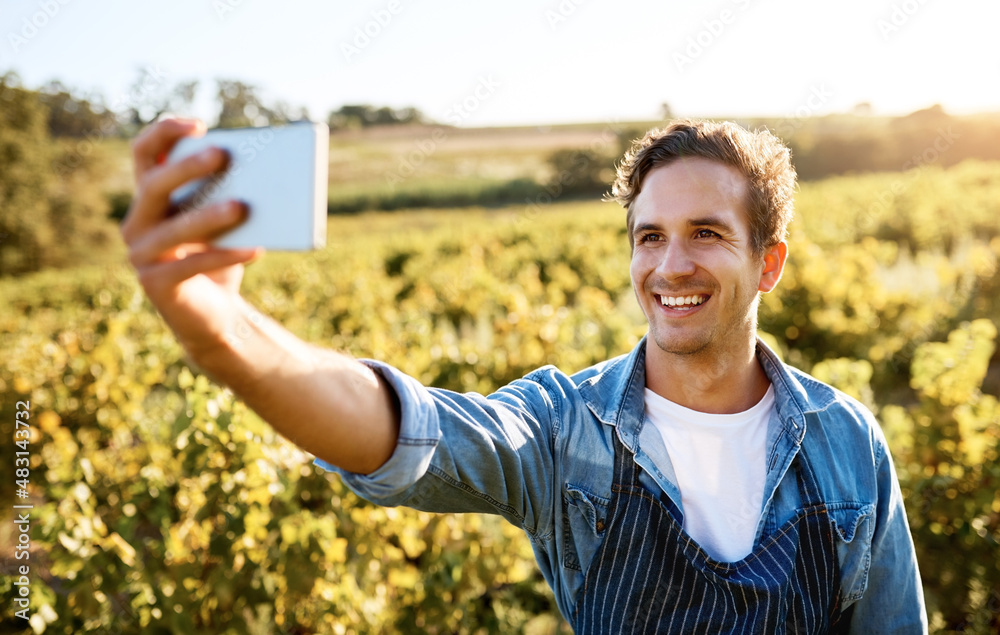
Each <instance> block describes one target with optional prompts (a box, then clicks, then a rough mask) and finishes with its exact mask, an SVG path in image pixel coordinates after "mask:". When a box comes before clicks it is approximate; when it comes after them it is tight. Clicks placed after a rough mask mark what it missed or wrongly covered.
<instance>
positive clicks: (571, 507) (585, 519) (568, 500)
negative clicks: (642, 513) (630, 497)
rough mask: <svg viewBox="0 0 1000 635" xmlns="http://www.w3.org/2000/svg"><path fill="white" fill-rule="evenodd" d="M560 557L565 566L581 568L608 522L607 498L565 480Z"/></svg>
mask: <svg viewBox="0 0 1000 635" xmlns="http://www.w3.org/2000/svg"><path fill="white" fill-rule="evenodd" d="M562 498H563V528H562V529H563V545H564V549H563V557H562V565H563V567H565V568H567V569H573V570H576V571H582V570H583V567H582V565H583V564H584V563H589V562H590V558H591V556H592V555H593V553H594V552H595V551H597V547H598V546H599V545H600V544H601V539H602V537H603V536H604V529H605V526H606V525H607V522H608V504H609V503H610V500H609V499H607V498H603V497H601V496H597V495H596V494H592V493H590V492H588V491H587V490H585V489H583V488H582V487H578V486H576V485H573V484H571V483H567V484H566V486H565V487H564V488H563V493H562Z"/></svg>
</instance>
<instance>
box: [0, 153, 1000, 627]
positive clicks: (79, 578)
mask: <svg viewBox="0 0 1000 635" xmlns="http://www.w3.org/2000/svg"><path fill="white" fill-rule="evenodd" d="M997 170H998V168H997V166H990V165H985V164H968V165H963V166H957V167H955V168H952V169H949V170H946V171H943V172H927V173H926V175H927V176H926V178H928V179H932V181H931V185H932V186H933V187H932V188H931V189H929V190H926V191H925V190H920V191H921V192H922V197H924V198H929V202H928V204H926V205H917V204H911V205H904V204H903V202H902V199H901V200H900V202H898V203H897V204H896V206H895V207H893V211H892V212H889V211H886V212H884V213H883V212H880V213H879V214H882V215H879V214H876V215H875V217H874V220H873V221H872V227H873V228H874V227H877V226H879V225H880V224H881V223H882V222H886V221H888V220H889V219H890V218H892V217H895V216H899V215H902V216H906V217H907V219H908V220H907V222H906V223H905V224H901V225H900V227H903V228H906V229H905V230H904V231H903V232H902V234H901V237H900V238H899V240H900V242H899V243H897V242H896V240H895V239H894V240H888V239H885V238H876V237H867V238H859V236H860V234H861V232H860V230H859V229H857V223H859V222H860V221H861V219H862V218H864V217H865V214H867V209H868V208H867V207H866V206H865V205H863V204H862V203H863V201H864V200H865V197H866V196H871V195H872V193H873V192H876V193H877V192H879V191H883V190H884V189H885V188H887V187H888V188H889V189H890V191H891V189H892V184H893V183H894V182H895V179H899V178H906V177H904V176H900V175H888V176H884V177H880V179H881V180H880V179H879V178H875V177H858V178H855V179H847V178H842V179H837V180H836V181H833V182H829V183H817V184H806V185H804V186H803V188H802V192H801V196H800V201H801V204H800V218H799V219H798V220H797V221H795V224H794V226H793V228H792V237H791V256H790V262H789V264H788V266H787V267H786V270H785V275H784V278H783V279H782V281H781V283H780V284H779V286H778V287H777V289H776V290H775V291H773V292H772V293H770V294H767V295H765V296H764V299H763V302H762V311H761V327H762V329H763V330H764V331H765V332H766V335H767V337H768V339H769V340H770V341H773V342H775V344H776V345H777V346H778V348H779V350H780V351H781V352H782V354H783V355H784V356H785V358H786V359H788V360H790V361H792V362H793V363H795V364H796V365H798V366H800V367H802V368H803V369H805V370H807V371H811V372H813V373H814V374H815V375H816V376H818V377H820V378H821V379H823V380H825V381H829V382H831V383H833V384H834V385H837V386H838V387H840V388H842V389H844V390H846V391H847V392H849V393H851V394H853V395H855V396H856V397H858V398H860V399H862V400H863V401H865V402H867V403H869V404H871V406H872V407H873V408H874V409H875V411H876V413H877V414H878V416H879V418H880V420H881V421H882V422H883V423H884V428H885V430H886V434H887V437H888V438H889V440H890V447H891V449H892V452H893V456H894V459H895V464H896V467H897V470H898V472H899V475H900V481H901V485H902V487H903V493H904V497H905V499H906V504H907V511H908V514H909V521H910V526H911V528H912V531H913V536H914V540H915V542H916V545H917V549H918V558H919V561H920V566H921V571H922V574H923V580H924V585H925V591H926V595H927V598H928V602H929V609H930V611H931V618H932V623H933V624H934V629H935V630H936V631H947V630H962V629H964V630H965V631H966V632H983V633H988V632H994V631H995V630H996V629H997V628H998V627H1000V623H998V615H1000V610H998V607H1000V571H998V569H997V566H996V564H997V561H998V559H997V553H998V540H1000V521H998V519H1000V498H998V496H997V491H998V490H1000V471H998V469H1000V468H998V467H997V466H998V465H1000V461H998V458H1000V457H998V456H997V448H998V440H1000V438H998V437H1000V406H998V404H997V398H996V393H997V382H998V372H997V369H998V359H997V354H996V349H995V347H996V345H995V340H996V324H997V323H998V322H1000V275H998V273H997V271H998V267H997V263H998V261H1000V237H998V231H1000V229H998V227H997V222H996V218H998V215H997V214H996V213H995V205H996V203H995V202H994V201H995V200H997V199H995V198H993V197H992V195H991V194H990V193H991V192H992V191H993V188H994V187H995V185H994V183H995V182H996V179H995V176H996V174H997ZM907 187H912V188H915V189H916V188H921V187H923V186H922V185H921V183H920V182H919V181H917V180H914V181H913V182H910V181H907ZM897 189H898V188H897ZM934 195H936V196H939V198H930V197H932V196H934ZM940 197H946V198H940ZM909 200H910V201H911V202H914V201H917V200H918V198H917V197H915V196H914V197H912V198H910V199H909ZM851 201H854V202H855V203H851ZM952 208H954V209H963V210H966V212H965V215H964V216H963V220H955V219H954V218H952V217H945V218H939V211H940V210H946V209H952ZM831 209H836V210H837V214H831V212H830V210H831ZM991 214H992V216H991ZM990 219H992V222H991V220H990ZM926 223H936V224H935V225H934V227H935V228H936V229H935V230H934V231H932V232H927V233H923V232H924V229H925V227H924V226H925V224H926ZM624 231H625V230H624V213H623V212H622V210H620V209H619V208H617V207H615V206H614V205H612V204H597V203H590V204H554V205H551V206H548V207H547V208H546V212H545V213H537V212H535V211H532V210H528V209H525V208H520V207H512V208H501V209H498V210H489V211H488V210H483V209H474V208H473V209H463V210H461V211H449V212H439V211H422V212H412V211H411V212H407V213H398V214H363V215H357V216H349V217H339V218H333V219H331V226H330V233H329V238H328V245H329V246H328V247H327V248H326V249H325V250H322V251H319V252H316V253H312V254H308V255H302V254H270V255H268V256H267V257H266V258H265V259H263V260H262V261H260V262H258V263H255V264H253V265H252V266H250V267H249V269H248V271H247V274H246V278H245V283H244V289H245V294H246V296H247V297H248V299H249V300H250V301H251V302H252V303H253V304H254V305H255V306H257V307H259V308H260V310H261V311H262V312H265V313H267V314H268V315H270V316H272V317H274V318H275V319H276V320H278V321H279V322H281V323H282V324H284V325H286V326H287V327H288V328H289V329H290V330H291V331H293V332H294V333H296V334H297V335H299V336H300V337H302V338H304V339H306V340H309V341H312V342H316V343H319V344H322V345H324V346H328V347H333V348H336V349H340V350H346V351H349V352H351V353H353V354H355V355H358V356H365V357H374V358H377V359H382V360H385V361H387V362H389V363H392V364H394V365H396V366H397V367H399V368H400V369H402V370H404V371H405V372H408V373H410V374H412V375H413V376H415V377H417V378H418V379H419V380H421V381H422V382H424V383H427V384H434V385H438V386H442V387H447V388H451V389H455V390H476V391H480V392H489V391H491V390H493V389H495V388H496V387H498V386H500V385H502V384H504V383H506V382H508V381H510V380H512V379H515V378H517V377H521V376H523V375H524V373H526V372H528V371H530V370H533V369H535V368H537V367H538V366H541V365H543V364H548V363H552V364H556V365H557V366H559V367H561V368H563V369H565V370H566V371H569V372H572V371H574V370H577V369H580V368H583V367H585V366H587V365H589V364H592V363H594V362H596V361H599V360H603V359H607V358H608V357H611V356H614V355H617V354H620V353H624V352H626V351H628V350H629V349H630V348H631V347H632V346H633V345H634V344H635V343H636V342H637V341H638V339H639V337H641V335H642V333H643V332H644V331H645V322H644V319H643V317H642V314H641V312H640V311H639V310H638V308H637V307H636V306H635V301H634V299H633V297H632V290H631V285H630V282H629V277H628V264H629V254H628V243H627V240H626V237H625V234H624ZM948 231H951V232H952V236H953V238H951V239H946V238H945V235H946V234H947V232H948ZM807 236H808V238H807ZM904 238H905V240H904ZM949 244H950V246H949ZM0 296H2V297H3V298H4V306H3V307H0V355H2V357H3V359H4V362H5V363H4V365H3V366H0V394H3V395H4V401H3V402H2V403H0V437H2V438H4V439H10V438H12V433H13V430H12V428H11V426H12V423H11V422H13V421H14V414H13V413H14V403H15V402H16V401H17V400H22V399H30V401H31V404H32V419H31V422H32V425H33V429H34V432H33V435H34V436H33V438H32V442H31V443H32V445H31V448H32V452H33V463H32V468H31V469H32V484H33V487H32V493H33V500H32V502H33V503H34V504H35V506H36V510H35V515H34V523H33V524H34V529H33V533H32V540H33V542H34V544H35V546H36V550H35V552H34V553H33V554H32V560H31V564H32V572H33V573H32V575H33V577H32V602H33V604H32V606H33V608H34V610H35V611H37V612H39V614H40V615H41V614H44V615H46V616H47V618H45V619H48V618H51V619H49V622H50V623H49V624H48V627H47V628H46V632H66V633H72V632H87V631H97V632H116V630H117V632H143V633H158V632H188V633H217V632H233V633H273V632H288V633H304V632H342V633H348V632H358V633H362V632H430V633H455V632H461V633H473V632H525V633H552V632H556V631H557V630H560V629H561V631H562V632H567V630H568V629H567V626H566V625H565V624H564V623H563V622H562V620H561V618H560V617H559V616H558V613H557V610H556V608H555V604H554V601H553V598H552V596H551V592H550V591H549V590H548V589H547V588H546V586H545V584H544V582H543V580H542V579H541V576H540V574H539V573H538V571H537V568H536V566H535V564H534V562H533V558H532V554H531V549H530V545H529V543H528V541H527V539H526V538H525V537H524V536H523V535H522V534H521V533H520V532H519V531H518V530H516V529H515V528H513V527H511V526H509V525H507V524H506V523H504V522H502V521H500V520H499V519H498V518H496V517H488V516H477V515H441V516H437V515H431V514H425V513H420V512H415V511H412V510H406V509H382V508H376V507H373V506H371V505H369V504H367V503H365V502H364V501H361V500H359V499H358V498H357V497H355V496H354V495H353V494H351V493H350V492H349V491H347V490H346V489H345V488H344V487H343V485H342V484H341V483H340V481H339V479H337V478H336V477H333V476H331V475H327V474H325V473H323V472H322V471H321V470H318V469H316V468H315V467H313V466H312V465H311V460H310V457H308V456H306V455H304V454H303V453H302V452H301V451H299V450H298V449H296V448H295V447H294V446H292V445H291V444H289V443H288V442H286V441H284V440H282V439H280V438H278V437H276V436H275V434H274V433H273V432H272V431H271V429H270V427H269V426H267V425H266V424H265V423H263V422H262V421H260V419H259V418H257V417H256V415H254V414H253V413H252V412H249V411H247V409H246V408H245V407H244V406H243V405H242V404H241V403H240V402H239V401H237V400H235V399H233V397H232V395H231V394H229V393H228V392H227V391H226V390H223V389H220V388H219V387H217V386H214V385H213V384H211V383H210V382H209V381H208V380H207V379H206V378H205V377H204V376H202V375H200V374H199V373H198V371H197V369H195V368H191V367H190V366H189V365H188V364H187V363H186V362H185V361H184V359H183V357H182V353H181V351H180V349H179V348H178V346H177V344H176V343H175V342H174V339H173V337H172V336H171V335H170V333H169V332H168V331H167V330H166V329H165V327H164V326H163V324H162V322H161V320H160V319H159V318H158V317H157V316H156V315H155V313H154V312H152V310H151V308H150V307H149V305H148V303H147V302H146V301H145V299H144V297H143V296H142V293H141V291H140V290H139V289H138V287H137V285H136V283H135V281H134V278H133V275H132V274H131V273H130V272H129V270H128V269H127V268H126V267H125V266H122V265H119V266H115V267H113V268H110V269H104V270H102V269H98V268H89V269H82V270H80V271H78V272H74V273H73V274H72V275H66V274H65V273H58V272H43V273H41V274H36V275H32V276H27V277H24V278H21V279H16V280H0ZM11 453H12V449H11V445H10V444H9V443H4V444H0V463H2V464H4V465H10V464H12V462H13V460H12V456H11ZM11 487H12V484H11V483H10V480H9V479H8V480H6V481H0V497H2V498H3V499H4V500H9V499H10V497H11V495H12V491H11ZM2 524H4V525H9V523H7V522H6V521H5V522H4V523H2ZM3 555H6V554H3ZM10 593H12V586H11V583H10V581H9V580H5V581H4V582H0V595H3V597H4V605H3V606H4V608H3V610H4V611H5V613H3V617H2V619H3V620H4V621H3V624H4V626H7V625H10V624H16V622H15V621H14V618H13V616H12V613H11V611H12V605H11V603H10V602H9V600H8V597H9V595H10ZM45 606H48V607H49V609H44V608H43V607H45Z"/></svg>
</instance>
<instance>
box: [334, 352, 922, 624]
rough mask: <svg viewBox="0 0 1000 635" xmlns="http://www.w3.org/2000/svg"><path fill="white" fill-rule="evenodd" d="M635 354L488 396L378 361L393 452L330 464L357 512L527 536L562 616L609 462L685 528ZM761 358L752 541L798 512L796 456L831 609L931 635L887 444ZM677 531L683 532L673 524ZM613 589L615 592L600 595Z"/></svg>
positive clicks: (542, 375) (852, 412)
mask: <svg viewBox="0 0 1000 635" xmlns="http://www.w3.org/2000/svg"><path fill="white" fill-rule="evenodd" d="M645 346H646V340H645V339H643V340H642V341H641V342H640V343H639V344H638V345H637V346H636V347H635V349H634V350H633V351H632V352H631V353H629V354H627V355H623V356H621V357H617V358H615V359H611V360H608V361H606V362H602V363H600V364H597V365H595V366H592V367H590V368H587V369H585V370H582V371H580V372H578V373H576V374H574V375H567V374H565V373H563V372H561V371H559V370H558V369H557V368H555V367H553V366H545V367H543V368H540V369H538V370H536V371H533V372H532V373H530V374H528V375H527V376H526V377H524V378H523V379H519V380H516V381H514V382H512V383H511V384H509V385H507V386H504V387H503V388H501V389H500V390H498V391H497V392H495V393H493V394H491V395H489V396H482V395H479V394H475V393H466V394H460V393H456V392H452V391H448V390H443V389H438V388H427V387H425V386H423V385H421V384H420V383H419V382H418V381H416V380H415V379H413V378H412V377H409V376H407V375H405V374H403V373H401V372H400V371H398V370H396V369H394V368H392V367H391V366H388V365H386V364H383V363H381V362H377V361H372V360H363V362H364V363H365V364H367V365H368V366H370V367H371V368H373V369H375V370H377V371H378V372H380V373H381V374H382V375H383V376H384V377H385V378H386V380H387V381H388V383H389V384H390V385H391V386H392V387H393V389H394V390H395V392H396V394H397V396H398V398H399V403H400V408H401V425H400V431H399V439H398V442H397V445H396V449H395V451H394V452H393V454H392V456H391V457H390V459H389V460H388V461H387V462H386V463H385V464H384V465H383V466H382V467H380V468H379V469H378V470H376V471H375V472H373V473H371V474H369V475H361V474H353V473H349V472H345V471H344V470H341V469H339V468H337V467H335V466H333V465H331V464H329V463H326V462H325V461H322V460H319V459H317V460H316V464H317V465H320V466H321V467H323V468H325V469H327V470H330V471H335V472H337V473H339V474H340V475H341V476H342V478H343V480H344V482H345V483H346V484H347V486H348V487H350V488H351V489H352V490H353V491H355V492H356V493H357V494H358V495H360V496H362V497H363V498H365V499H367V500H370V501H372V502H374V503H376V504H380V505H386V506H395V505H405V506H407V507H413V508H415V509H419V510H424V511H433V512H485V513H492V514H500V515H501V516H503V517H504V518H506V519H507V520H508V521H510V522H511V523H513V524H514V525H516V526H518V527H520V528H522V529H523V530H524V532H525V533H526V534H527V536H528V538H529V539H530V540H531V544H532V547H533V549H534V553H535V557H536V559H537V561H538V565H539V567H540V568H541V571H542V574H543V576H544V577H545V579H546V581H547V582H548V583H549V585H550V586H551V587H552V589H553V591H554V593H555V598H556V601H557V603H558V605H559V609H560V611H561V612H562V614H563V615H564V616H571V615H573V609H574V606H575V602H576V598H577V594H578V591H579V589H580V586H581V584H582V583H583V578H584V574H585V573H586V571H587V568H588V566H589V565H590V563H591V560H592V558H593V557H594V554H595V553H596V552H597V549H598V547H599V546H600V544H601V542H602V540H603V538H604V529H605V524H606V521H607V514H608V507H609V503H610V501H611V496H612V493H611V481H612V476H613V473H612V472H613V467H614V451H613V448H612V441H611V438H612V437H611V435H613V434H617V435H618V438H619V441H620V442H621V443H622V444H623V445H624V446H625V447H627V448H628V449H629V450H630V451H631V452H633V454H634V455H635V461H636V463H637V464H638V465H639V466H640V467H641V468H642V471H641V478H642V479H644V483H643V484H644V485H645V486H646V487H647V488H649V490H650V491H652V492H661V493H662V494H661V496H662V499H663V501H664V502H665V503H667V504H668V507H671V506H672V508H673V509H675V510H677V512H678V513H679V514H680V515H681V516H683V506H682V504H681V494H680V490H679V489H678V487H677V479H676V478H675V476H674V473H673V470H672V468H671V467H670V459H669V456H668V455H667V451H666V448H665V447H664V445H663V441H662V440H661V438H660V436H659V433H658V432H657V431H656V430H655V429H654V428H653V426H644V425H643V422H644V394H643V391H644V388H645V385H646V377H645V351H646V349H645ZM757 358H758V360H759V361H760V364H761V366H762V367H763V369H764V371H765V373H766V374H767V376H768V378H769V379H770V380H771V383H772V384H773V386H774V391H775V409H774V413H773V414H772V416H771V419H770V421H769V423H768V431H767V443H766V446H765V451H766V460H767V467H766V470H767V471H766V475H765V484H764V502H763V507H762V509H760V510H758V509H741V510H733V513H736V514H747V515H751V514H752V515H753V516H752V517H757V516H758V515H759V518H760V520H759V522H758V524H757V530H756V538H755V541H754V544H758V543H759V542H760V541H761V539H762V538H764V537H767V536H768V535H770V534H771V533H773V532H774V531H775V530H776V529H777V528H779V527H780V526H781V525H783V524H784V523H785V522H786V521H787V520H788V519H789V518H791V517H792V516H793V515H794V514H795V512H796V509H797V508H798V507H799V506H800V505H801V500H800V494H799V489H798V486H797V484H796V481H795V470H794V469H789V467H790V466H791V463H792V459H793V458H794V457H795V455H796V454H797V453H798V452H799V451H800V449H801V448H805V452H807V453H808V456H809V460H810V463H811V465H812V467H813V469H814V471H815V472H816V475H817V479H818V481H819V487H820V490H821V493H822V495H823V498H824V500H825V502H826V504H827V508H828V512H829V515H830V518H831V520H832V522H833V524H834V527H833V531H834V535H835V536H836V543H837V555H838V558H839V563H840V572H841V593H842V597H841V604H842V606H843V607H844V608H846V607H847V606H850V605H853V606H854V609H853V616H852V623H851V625H852V631H855V632H865V633H869V632H870V633H895V632H900V633H922V632H926V631H927V618H926V612H925V608H924V599H923V591H922V587H921V583H920V574H919V571H918V569H917V561H916V555H915V552H914V548H913V541H912V538H911V537H910V531H909V527H908V526H907V522H906V514H905V512H904V510H903V502H902V496H901V494H900V489H899V483H898V481H897V479H896V474H895V471H894V468H893V464H892V458H891V456H890V455H889V452H888V448H887V445H886V441H885V438H884V436H883V434H882V431H881V429H880V428H879V426H878V424H877V422H876V421H875V418H874V416H873V415H872V414H871V412H870V411H869V410H868V409H867V408H865V407H864V406H863V405H861V404H860V403H859V402H857V401H856V400H854V399H852V398H851V397H849V396H847V395H845V394H843V393H841V392H839V391H837V390H836V389H834V388H832V387H830V386H828V385H826V384H823V383H821V382H819V381H818V380H816V379H814V378H812V377H810V376H809V375H807V374H805V373H803V372H801V371H798V370H796V369H794V368H791V367H789V366H787V365H785V364H783V363H782V362H781V361H780V360H779V359H778V357H777V356H776V355H775V353H774V352H773V351H771V350H770V349H769V348H768V347H767V346H766V345H765V344H764V343H763V342H762V341H760V340H758V342H757ZM678 522H682V518H678ZM610 583H611V584H614V583H615V582H614V581H611V582H610Z"/></svg>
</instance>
